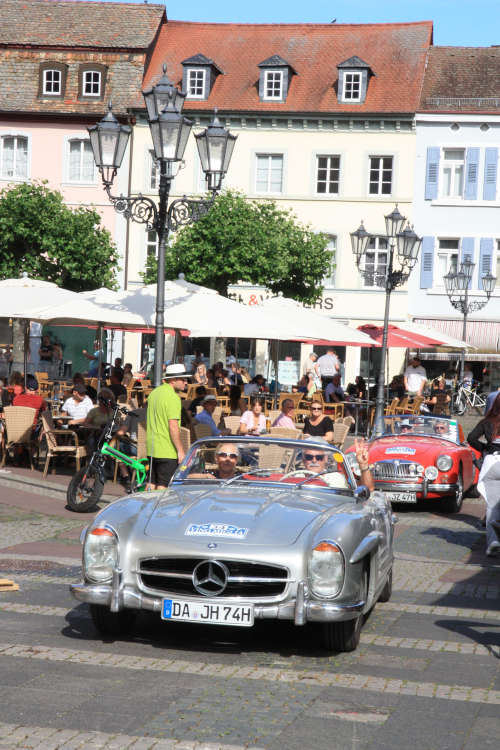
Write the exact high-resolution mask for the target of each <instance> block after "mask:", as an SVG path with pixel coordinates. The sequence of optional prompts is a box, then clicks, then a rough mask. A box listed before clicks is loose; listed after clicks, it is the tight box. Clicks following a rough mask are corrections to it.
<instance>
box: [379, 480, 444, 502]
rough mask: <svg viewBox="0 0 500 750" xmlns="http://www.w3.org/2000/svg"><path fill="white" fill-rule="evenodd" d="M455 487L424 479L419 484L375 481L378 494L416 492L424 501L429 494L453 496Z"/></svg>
mask: <svg viewBox="0 0 500 750" xmlns="http://www.w3.org/2000/svg"><path fill="white" fill-rule="evenodd" d="M457 487H458V485H457V484H436V483H435V482H429V481H427V480H426V479H424V481H423V482H422V483H421V484H420V483H419V484H416V483H410V482H377V481H375V489H376V490H380V492H417V493H418V494H419V495H421V497H423V498H424V499H425V498H426V497H428V496H429V494H430V493H436V494H438V495H453V494H455V492H456V491H457Z"/></svg>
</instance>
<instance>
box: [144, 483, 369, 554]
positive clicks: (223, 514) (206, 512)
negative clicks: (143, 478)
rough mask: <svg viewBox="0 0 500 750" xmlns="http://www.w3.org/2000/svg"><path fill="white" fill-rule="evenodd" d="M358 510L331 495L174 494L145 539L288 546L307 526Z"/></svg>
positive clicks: (268, 491)
mask: <svg viewBox="0 0 500 750" xmlns="http://www.w3.org/2000/svg"><path fill="white" fill-rule="evenodd" d="M354 508H355V504H354V500H353V498H348V497H346V496H342V495H337V496H336V495H334V494H333V493H328V494H327V493H325V492H324V491H323V492H321V491H320V492H314V491H308V490H306V489H305V488H304V489H303V490H288V489H287V490H282V489H278V488H277V489H272V488H269V487H266V488H265V489H264V488H262V489H261V488H259V487H255V486H252V488H251V489H249V488H238V487H234V486H231V487H220V488H217V489H213V490H212V489H210V490H209V491H208V492H207V489H206V487H203V489H200V488H199V487H197V488H196V489H195V488H177V487H176V488H172V489H170V490H169V491H168V492H167V493H166V494H165V495H164V496H163V498H162V499H161V501H160V502H159V503H158V505H157V506H156V507H155V509H154V510H153V512H152V514H151V517H150V518H149V520H148V522H147V524H146V527H145V529H144V533H145V535H146V536H148V537H150V538H156V539H158V538H161V539H164V540H171V541H175V542H177V543H178V542H179V541H180V540H181V539H182V538H184V539H185V540H186V543H189V542H191V541H201V542H204V543H205V544H206V542H207V540H208V539H210V538H212V539H213V540H214V541H222V540H225V541H228V542H238V541H244V542H245V544H246V545H248V544H251V545H252V544H254V545H271V546H276V545H289V544H293V543H294V542H295V541H296V539H297V538H298V537H299V536H300V534H301V533H302V532H303V531H304V530H305V529H306V528H308V527H309V526H314V527H315V528H316V527H317V526H320V525H321V524H322V523H323V522H324V521H325V520H326V519H327V518H328V517H329V516H330V515H332V514H333V515H335V514H336V513H342V512H347V511H348V510H351V511H352V510H353V509H354Z"/></svg>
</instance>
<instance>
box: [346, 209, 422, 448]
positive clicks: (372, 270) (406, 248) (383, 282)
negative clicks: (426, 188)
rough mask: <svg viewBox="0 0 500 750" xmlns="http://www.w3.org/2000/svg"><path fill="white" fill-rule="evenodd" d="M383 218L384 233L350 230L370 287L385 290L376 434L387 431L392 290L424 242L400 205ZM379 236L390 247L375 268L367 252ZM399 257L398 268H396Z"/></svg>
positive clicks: (404, 275)
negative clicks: (385, 409)
mask: <svg viewBox="0 0 500 750" xmlns="http://www.w3.org/2000/svg"><path fill="white" fill-rule="evenodd" d="M384 219H385V230H386V233H385V235H384V234H370V233H369V232H367V231H366V229H365V227H364V226H363V222H361V225H360V227H359V229H357V230H356V231H355V232H351V245H352V251H353V253H354V257H355V260H356V265H357V267H358V269H359V271H360V273H361V274H362V276H363V277H364V278H365V281H368V283H369V284H370V286H373V285H375V286H377V287H382V288H383V289H385V313H384V329H383V335H382V354H381V360H380V372H379V376H378V382H377V391H376V394H377V395H376V397H375V419H374V434H375V435H376V436H380V435H382V433H383V432H384V382H385V362H386V358H387V333H388V329H389V308H390V301H391V292H392V290H393V289H395V288H396V287H398V286H401V285H402V284H404V283H405V282H406V280H407V279H408V277H409V275H410V273H411V271H412V269H413V268H414V267H415V264H416V262H417V259H418V253H419V250H420V245H421V244H422V238H420V237H417V235H416V234H415V232H414V231H413V229H412V228H411V227H410V226H409V224H407V221H406V217H405V216H402V215H401V213H400V212H399V209H398V207H397V205H396V206H395V208H394V209H393V210H392V211H391V213H390V214H388V215H387V216H384ZM405 225H406V226H405ZM377 238H378V239H379V240H385V242H386V245H387V247H388V257H387V264H379V265H378V266H375V265H374V266H373V267H371V264H368V266H367V263H366V260H367V254H368V253H369V252H371V249H370V244H371V242H373V245H375V241H376V240H377ZM375 257H376V256H375ZM396 259H397V261H398V267H395V260H396Z"/></svg>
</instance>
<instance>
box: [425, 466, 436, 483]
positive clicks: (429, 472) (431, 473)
mask: <svg viewBox="0 0 500 750" xmlns="http://www.w3.org/2000/svg"><path fill="white" fill-rule="evenodd" d="M424 475H425V478H426V479H430V480H431V481H433V480H434V479H436V478H437V475H438V470H437V469H436V467H435V466H428V467H427V468H426V470H425V472H424Z"/></svg>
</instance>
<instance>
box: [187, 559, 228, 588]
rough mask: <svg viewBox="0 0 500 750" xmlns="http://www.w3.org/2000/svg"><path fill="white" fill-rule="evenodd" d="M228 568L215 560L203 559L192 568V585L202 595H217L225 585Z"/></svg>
mask: <svg viewBox="0 0 500 750" xmlns="http://www.w3.org/2000/svg"><path fill="white" fill-rule="evenodd" d="M228 577H229V570H228V569H227V568H226V566H225V565H224V564H223V563H221V562H218V561H217V560H203V561H202V562H200V563H198V565H197V566H196V567H195V569H194V570H193V586H194V587H195V589H196V591H197V592H198V593H199V594H202V595H203V596H219V594H222V592H223V591H224V590H225V588H226V586H227V579H228Z"/></svg>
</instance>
